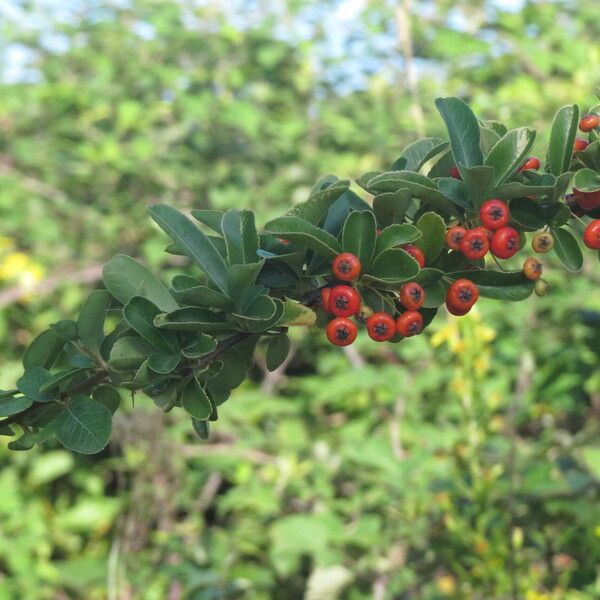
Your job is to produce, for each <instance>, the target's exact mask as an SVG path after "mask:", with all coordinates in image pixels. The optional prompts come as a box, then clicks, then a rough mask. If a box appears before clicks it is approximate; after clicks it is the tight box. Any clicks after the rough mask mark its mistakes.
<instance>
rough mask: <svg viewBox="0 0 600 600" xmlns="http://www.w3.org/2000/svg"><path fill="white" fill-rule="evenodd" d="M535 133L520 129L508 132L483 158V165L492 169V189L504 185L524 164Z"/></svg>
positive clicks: (531, 130) (530, 130)
mask: <svg viewBox="0 0 600 600" xmlns="http://www.w3.org/2000/svg"><path fill="white" fill-rule="evenodd" d="M534 140H535V131H533V129H528V128H527V127H520V128H519V129H513V130H512V131H509V132H508V133H507V134H506V135H505V136H504V137H503V138H502V139H501V140H500V141H499V142H498V143H497V144H496V145H495V146H494V147H493V148H492V149H491V150H490V153H489V154H488V155H487V156H486V158H485V163H484V164H485V165H486V166H491V167H493V168H494V177H493V179H492V187H496V186H498V185H500V184H502V183H504V182H505V181H506V180H507V179H508V178H509V177H510V176H511V175H512V174H513V173H515V172H516V171H517V170H518V169H519V167H520V166H521V165H522V164H523V163H524V162H525V159H526V158H527V156H528V154H529V151H530V150H531V147H532V146H533V142H534Z"/></svg>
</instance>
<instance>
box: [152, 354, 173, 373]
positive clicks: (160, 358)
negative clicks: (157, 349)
mask: <svg viewBox="0 0 600 600" xmlns="http://www.w3.org/2000/svg"><path fill="white" fill-rule="evenodd" d="M179 358H180V357H179V353H177V354H159V353H156V354H151V355H150V356H149V357H148V368H149V369H151V370H152V371H154V372H155V373H159V374H161V375H167V374H168V373H171V371H173V370H174V369H175V368H176V367H177V365H178V364H179Z"/></svg>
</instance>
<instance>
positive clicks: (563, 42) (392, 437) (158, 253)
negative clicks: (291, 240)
mask: <svg viewBox="0 0 600 600" xmlns="http://www.w3.org/2000/svg"><path fill="white" fill-rule="evenodd" d="M223 4H227V6H226V7H225V6H224V7H221V5H220V3H216V2H214V3H203V4H201V5H199V7H198V6H195V5H194V4H193V3H191V2H176V1H174V0H173V1H169V0H160V1H150V0H134V1H132V2H127V3H125V2H110V1H109V0H103V1H102V2H97V3H87V2H81V3H80V2H75V1H73V2H66V3H61V4H60V6H59V4H58V3H56V4H54V3H50V4H48V3H42V2H40V3H37V2H29V3H20V2H15V3H11V6H10V7H8V8H0V14H1V15H2V16H3V17H5V18H3V19H2V24H1V25H0V27H1V29H0V32H1V33H0V35H1V38H0V53H2V56H3V57H4V58H5V59H6V60H4V61H3V64H4V66H3V71H1V72H2V76H3V77H2V79H1V82H0V223H1V230H0V339H1V340H2V341H1V343H0V387H8V386H9V385H11V384H12V383H14V378H15V376H16V374H17V373H18V372H19V356H20V353H21V352H22V350H23V348H24V347H25V346H26V344H27V343H28V342H29V341H30V340H31V338H32V337H33V336H34V335H35V334H36V333H37V332H39V331H40V330H41V329H43V328H44V327H45V326H47V324H48V323H49V322H52V321H56V320H58V319H61V318H67V317H70V316H73V315H74V314H75V312H76V310H77V309H78V308H79V305H80V304H81V302H82V300H83V298H84V295H85V294H86V293H87V292H88V291H89V290H90V289H91V287H93V285H94V281H95V279H96V277H97V275H95V274H94V273H95V272H94V271H93V269H92V270H90V266H92V267H93V266H94V265H96V264H101V263H102V262H104V261H105V260H107V259H108V258H109V257H110V256H112V255H113V254H114V253H115V252H116V251H122V252H126V253H129V254H132V255H135V256H139V257H141V258H142V259H143V260H145V261H146V262H147V263H149V264H151V265H152V266H153V267H163V269H164V270H165V271H166V272H169V271H170V270H171V269H173V268H175V267H178V262H177V259H176V257H172V258H171V259H169V260H168V261H167V262H166V263H165V262H164V261H165V258H164V256H165V255H164V254H163V252H162V250H163V244H164V240H163V239H161V237H160V235H159V234H158V233H157V232H156V230H155V229H154V228H152V227H151V224H150V220H149V219H148V218H147V217H146V215H145V208H146V206H147V205H148V204H149V203H153V202H156V201H164V202H167V203H170V204H172V205H174V206H177V207H178V208H183V209H186V208H191V207H196V208H201V207H215V208H231V207H251V208H253V209H255V210H257V212H258V213H259V216H260V217H261V219H262V220H263V222H264V220H266V219H267V218H269V217H270V216H272V214H273V212H274V211H275V210H276V209H280V208H281V207H284V206H287V205H289V204H290V203H291V202H294V201H297V200H299V199H303V198H304V197H305V196H306V193H307V191H308V189H309V187H310V186H311V185H312V183H313V182H314V181H315V180H316V179H317V178H318V177H319V176H320V175H322V174H324V173H327V172H335V173H336V174H338V175H340V176H342V177H343V176H345V177H355V176H357V175H358V174H359V173H362V172H364V171H368V170H371V169H375V168H380V167H381V166H382V165H384V164H389V163H390V162H391V161H393V160H394V159H395V158H396V157H397V155H398V154H399V153H400V151H401V149H402V148H403V147H404V145H406V143H408V142H409V141H411V140H412V139H414V133H415V129H419V128H423V129H424V130H425V132H426V133H427V134H433V135H434V134H436V133H439V132H440V131H441V129H442V124H441V121H440V120H439V118H437V117H436V116H435V115H434V114H433V104H432V102H431V99H432V97H433V96H435V95H442V94H447V93H452V94H459V95H461V96H463V97H465V98H466V99H468V100H470V102H471V103H472V105H473V108H474V109H475V111H476V112H477V113H478V114H480V115H481V116H483V117H487V118H495V117H498V118H501V119H502V120H504V121H506V122H507V123H509V124H510V125H512V126H518V125H531V126H533V127H535V128H537V129H539V130H540V139H539V143H540V146H541V145H542V144H543V143H544V141H545V139H546V136H547V132H548V123H547V121H548V119H550V118H551V115H552V114H553V112H554V111H555V109H556V107H557V106H560V105H561V104H566V103H568V102H580V103H581V104H582V105H583V106H584V107H586V106H588V105H589V104H590V103H591V102H592V101H593V97H592V93H591V91H592V88H593V87H594V85H595V84H597V82H598V80H599V79H600V77H599V76H600V47H599V46H598V43H597V40H598V35H599V33H600V31H599V27H600V25H599V22H598V20H597V19H596V18H595V13H596V10H595V8H594V6H593V3H588V4H584V3H576V2H567V1H564V2H562V1H561V2H544V1H538V2H523V3H511V4H510V7H509V5H504V3H501V2H491V1H481V0H476V1H463V0H461V1H459V2H445V1H438V2H435V3H427V2H418V1H414V2H413V7H412V19H411V21H410V22H411V25H412V32H411V35H412V42H413V43H412V47H413V49H414V57H413V58H414V62H415V65H416V71H415V72H416V75H417V82H416V86H417V87H416V102H417V104H416V105H415V100H413V99H412V98H413V97H412V96H411V89H410V86H409V85H408V78H407V77H406V71H405V67H406V56H404V57H403V56H402V47H403V46H402V44H401V41H402V38H401V36H400V38H399V36H398V34H397V24H398V23H404V24H405V21H403V17H404V16H405V15H404V13H403V10H404V9H403V8H402V6H403V5H402V4H400V3H398V4H397V5H396V4H393V3H389V2H383V1H381V2H378V1H374V2H368V3H367V2H365V3H360V2H341V1H333V0H331V1H329V2H322V3H312V2H303V1H292V0H289V1H288V2H283V1H282V2H277V3H263V2H250V3H241V2H237V1H235V2H231V3H223ZM404 6H406V4H404ZM2 11H4V13H2ZM558 23H560V26H557V24H558ZM399 48H400V49H399ZM412 92H413V93H414V92H415V90H414V89H413V90H412ZM420 99H422V102H421V100H420ZM421 106H422V108H421ZM419 110H420V114H421V115H422V121H420V119H421V117H420V116H419ZM178 268H180V267H178ZM585 269H586V277H572V276H569V275H566V274H564V273H562V272H561V271H560V270H559V269H556V270H552V269H551V268H550V269H549V272H548V280H549V281H550V284H551V293H550V294H549V295H548V296H546V297H545V298H543V299H535V298H534V299H530V300H529V301H527V302H524V303H520V304H519V305H514V306H513V305H512V304H511V305H510V306H507V305H506V304H502V303H497V302H496V303H495V302H492V301H484V302H482V303H481V307H480V309H479V312H478V313H475V315H473V316H472V317H471V316H469V317H466V318H465V319H463V320H461V321H460V322H458V321H456V320H449V321H447V322H445V323H444V322H440V323H437V324H436V325H435V326H434V327H433V328H432V331H431V332H428V334H427V335H426V336H423V337H422V338H418V339H413V340H411V341H410V343H406V344H400V345H398V346H394V347H393V348H391V349H390V347H386V348H385V349H382V348H380V347H379V346H377V345H375V344H374V343H371V342H369V341H368V340H366V339H365V340H362V341H361V343H360V344H358V346H357V347H356V352H355V351H351V352H348V353H342V352H340V351H333V350H331V349H330V348H328V347H326V345H325V342H324V340H323V337H322V336H321V335H318V334H317V335H315V334H311V335H308V334H307V335H302V334H297V338H295V339H294V340H293V342H294V354H293V358H292V359H291V361H290V362H289V364H288V365H287V368H286V370H285V373H281V372H280V373H277V374H276V375H275V376H273V375H266V372H265V369H264V365H263V363H262V362H261V360H258V361H257V364H256V366H255V367H254V369H253V377H252V380H251V381H250V382H248V383H246V384H245V385H244V387H243V388H242V389H241V390H240V391H238V392H237V393H236V395H235V397H234V398H233V399H232V401H231V403H230V404H229V405H228V407H227V410H225V411H224V412H223V414H222V415H221V417H222V419H223V421H222V423H221V422H220V426H219V427H218V430H217V431H216V432H215V434H214V435H213V437H212V439H211V440H210V442H209V443H207V444H203V443H199V442H198V441H197V440H195V439H192V438H191V434H190V432H189V427H188V423H187V421H185V422H184V421H182V422H179V420H177V419H174V418H173V417H172V416H170V415H167V416H165V415H162V414H160V413H159V411H157V410H156V409H154V408H153V407H152V406H151V404H150V402H148V401H147V400H146V399H144V398H142V397H137V398H136V409H135V411H134V410H131V411H125V414H124V415H122V416H121V417H120V418H119V420H118V422H117V424H116V431H115V435H114V441H113V444H112V445H111V447H110V449H109V450H107V451H106V452H105V453H104V454H102V455H100V456H99V457H95V458H86V457H82V456H73V455H70V454H69V453H67V452H65V451H63V450H58V449H52V448H49V449H48V450H46V451H45V452H43V453H40V452H38V451H32V452H31V453H28V454H27V455H24V454H16V453H10V452H9V451H8V450H7V449H6V442H5V441H3V442H1V445H0V460H1V463H0V464H1V469H0V490H1V493H0V600H13V599H15V600H16V599H21V598H27V599H31V600H46V599H48V600H49V599H55V598H78V599H79V598H81V599H85V600H88V599H90V600H93V599H96V598H97V599H104V598H109V599H110V600H113V599H115V600H116V599H121V598H123V599H124V598H135V599H144V600H146V599H148V600H154V599H156V600H162V599H164V598H173V599H177V598H186V599H188V600H204V599H209V598H210V599H215V598H222V599H230V598H244V599H251V600H262V599H267V598H274V599H284V598H285V599H290V598H292V599H293V598H305V599H306V600H318V599H330V598H331V599H335V598H342V599H348V600H355V599H363V598H375V599H377V600H381V599H392V598H394V599H400V598H423V599H425V600H429V599H432V600H433V599H439V598H455V599H463V598H474V599H479V598H482V599H483V598H486V599H487V598H519V599H520V598H525V599H526V600H563V599H566V600H592V599H594V598H598V597H600V575H599V570H598V564H599V563H600V514H599V511H598V506H599V504H598V500H599V489H600V487H599V486H600V483H599V482H600V447H599V446H598V442H597V439H598V437H597V436H598V429H599V427H598V424H599V420H598V416H599V412H600V375H599V371H598V367H597V365H598V363H599V359H600V319H599V317H598V311H600V299H599V298H598V293H597V290H598V285H599V284H600V275H599V274H598V273H599V271H598V263H597V261H595V262H594V261H591V262H590V263H589V264H588V265H586V267H585ZM57 273H58V276H57V277H56V274H57ZM48 277H50V280H48ZM38 280H42V282H43V283H42V290H41V291H40V290H38V291H31V292H27V290H28V289H29V288H28V286H31V285H32V284H33V283H35V282H36V281H38ZM49 281H50V284H49V283H48V282H49ZM15 286H25V287H24V289H25V293H19V294H17V295H16V296H15V295H13V293H14V291H15ZM19 289H22V288H19ZM17 291H18V290H17ZM130 404H131V403H130ZM1 439H2V440H6V438H1Z"/></svg>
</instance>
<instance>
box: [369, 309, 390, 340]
mask: <svg viewBox="0 0 600 600" xmlns="http://www.w3.org/2000/svg"><path fill="white" fill-rule="evenodd" d="M367 333H368V334H369V337H370V338H371V339H372V340H375V341H376V342H385V341H387V340H390V339H392V338H393V337H394V336H395V335H396V321H394V319H393V317H391V316H390V315H388V314H387V313H384V312H376V313H373V314H372V315H371V316H370V317H369V318H368V319H367Z"/></svg>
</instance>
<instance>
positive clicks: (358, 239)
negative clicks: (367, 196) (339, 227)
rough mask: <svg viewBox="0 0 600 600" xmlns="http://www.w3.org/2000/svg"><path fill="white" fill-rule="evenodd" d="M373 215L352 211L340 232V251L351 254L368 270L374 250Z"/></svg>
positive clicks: (369, 212) (374, 228) (366, 212)
mask: <svg viewBox="0 0 600 600" xmlns="http://www.w3.org/2000/svg"><path fill="white" fill-rule="evenodd" d="M376 229H377V227H376V223H375V215H374V214H373V212H372V211H368V210H365V211H361V212H358V211H354V212H351V213H350V214H349V215H348V218H347V219H346V223H345V224H344V230H343V232H342V250H343V251H344V252H351V253H352V254H354V255H355V256H356V257H357V258H358V259H359V260H360V262H361V264H362V267H363V269H368V268H369V265H370V264H371V259H372V258H373V252H374V250H375V236H376Z"/></svg>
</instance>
